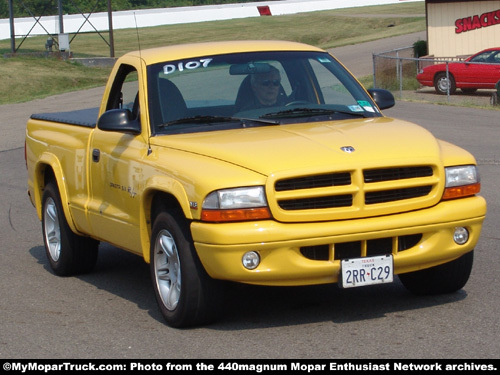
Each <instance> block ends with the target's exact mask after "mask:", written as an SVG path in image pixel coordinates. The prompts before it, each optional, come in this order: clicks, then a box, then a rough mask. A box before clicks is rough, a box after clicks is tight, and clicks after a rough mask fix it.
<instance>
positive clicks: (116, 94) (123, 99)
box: [106, 64, 139, 119]
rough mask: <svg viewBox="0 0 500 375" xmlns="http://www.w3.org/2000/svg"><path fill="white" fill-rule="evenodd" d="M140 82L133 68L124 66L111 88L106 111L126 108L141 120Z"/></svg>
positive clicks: (133, 116) (135, 117)
mask: <svg viewBox="0 0 500 375" xmlns="http://www.w3.org/2000/svg"><path fill="white" fill-rule="evenodd" d="M138 95H139V80H138V75H137V71H136V70H135V68H134V67H133V66H130V65H126V64H123V65H122V66H121V67H120V68H119V70H118V73H117V75H116V78H115V82H114V83H113V86H112V88H111V92H110V95H109V99H108V103H107V106H106V110H110V109H119V108H124V109H128V110H129V111H130V112H131V113H132V118H134V119H138V118H139V97H138Z"/></svg>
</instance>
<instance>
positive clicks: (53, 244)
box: [42, 182, 99, 276]
mask: <svg viewBox="0 0 500 375" xmlns="http://www.w3.org/2000/svg"><path fill="white" fill-rule="evenodd" d="M42 233H43V241H44V243H45V252H46V254H47V258H48V260H49V264H50V267H51V268H52V270H53V271H54V273H55V274H56V275H59V276H71V275H76V274H81V273H86V272H90V271H91V270H92V268H94V266H95V263H96V261H97V252H98V246H99V242H98V241H96V240H93V239H91V238H89V237H82V236H79V235H77V234H75V233H73V232H72V231H71V229H70V227H69V225H68V222H67V221H66V217H65V216H64V212H63V209H62V204H61V198H60V195H59V189H58V188H57V185H56V184H55V183H54V182H51V183H49V184H47V186H46V187H45V190H44V193H43V197H42Z"/></svg>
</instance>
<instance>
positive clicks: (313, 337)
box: [0, 42, 500, 359]
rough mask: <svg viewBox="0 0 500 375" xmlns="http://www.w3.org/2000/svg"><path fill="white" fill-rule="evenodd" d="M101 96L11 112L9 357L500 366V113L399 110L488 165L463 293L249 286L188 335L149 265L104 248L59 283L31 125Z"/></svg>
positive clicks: (7, 132)
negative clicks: (39, 205) (48, 244)
mask: <svg viewBox="0 0 500 375" xmlns="http://www.w3.org/2000/svg"><path fill="white" fill-rule="evenodd" d="M379 43H380V42H379ZM405 45H407V44H401V45H395V42H390V46H389V47H388V48H385V47H384V48H378V47H377V49H376V50H380V49H382V50H383V49H390V48H394V47H400V46H405ZM410 45H411V43H410ZM350 48H351V47H349V49H350ZM358 48H359V49H358V57H357V58H356V57H355V56H356V54H355V53H353V54H352V55H351V56H353V57H352V59H353V61H348V60H350V58H343V56H342V51H343V50H342V49H336V50H335V51H334V53H335V54H336V55H337V56H338V57H340V59H341V60H342V61H344V63H346V65H347V66H349V67H350V68H351V69H352V71H353V72H355V74H365V73H362V72H356V71H355V70H354V66H356V64H357V62H359V61H361V60H365V59H366V57H365V55H366V54H368V55H369V56H370V57H369V59H371V52H372V51H374V50H375V49H372V47H371V45H363V46H358ZM344 51H347V48H346V49H344ZM349 53H351V52H349ZM345 56H347V52H346V55H345ZM370 61H371V60H370ZM368 74H369V73H368ZM101 93H102V88H98V89H93V90H86V91H82V92H77V93H71V94H64V95H59V96H55V97H50V98H47V99H43V100H35V101H32V102H30V103H23V104H14V105H5V106H0V131H1V132H2V137H1V138H0V238H1V239H2V248H1V251H0V281H1V285H2V288H1V291H2V292H1V298H0V317H1V318H0V357H1V358H163V359H174V358H178V359H183V358H253V359H258V358H306V359H310V358H328V359H335V358H457V359H467V358H471V359H473V358H498V355H499V353H500V342H499V340H498V337H500V324H499V320H500V318H499V315H498V311H500V291H499V288H498V285H499V283H500V280H499V273H498V270H499V269H500V257H499V256H498V251H499V240H500V234H499V233H498V223H499V222H500V217H499V216H500V207H499V202H500V196H499V189H498V188H497V187H498V186H499V185H500V173H499V172H500V166H499V165H500V155H499V152H500V151H499V150H500V148H499V147H498V139H499V126H500V112H498V111H492V110H479V109H470V108H461V107H452V106H436V105H431V104H419V103H406V102H398V103H397V105H396V107H395V108H393V109H390V110H387V111H386V112H385V114H386V115H388V116H392V117H398V118H402V119H407V120H411V121H413V122H417V123H419V124H421V125H423V126H424V127H426V128H427V129H429V130H430V131H431V132H433V133H434V134H435V135H436V136H438V137H439V138H442V139H445V140H448V141H450V142H452V143H456V144H458V145H460V146H462V147H464V148H466V149H468V150H469V151H471V152H472V153H473V154H474V155H475V156H476V158H477V159H478V161H479V165H480V172H481V176H482V183H483V184H482V185H483V190H482V195H484V196H485V197H486V199H487V200H488V208H489V212H488V216H487V219H486V222H485V225H484V229H483V233H482V238H481V240H480V242H479V244H478V246H477V248H476V257H475V264H474V269H473V272H472V275H471V278H470V280H469V282H468V284H467V285H466V287H465V288H464V289H463V290H461V291H459V292H457V293H454V294H450V295H444V296H432V297H415V296H413V295H411V294H409V293H408V292H407V291H406V290H405V289H404V288H403V286H402V285H401V284H400V283H399V282H398V281H396V282H394V283H393V284H388V285H383V286H374V287H365V288H359V289H352V290H340V289H338V288H337V287H336V286H332V285H329V286H316V287H304V288H264V287H249V286H235V287H234V288H232V289H231V291H230V301H231V303H230V304H228V305H227V306H226V308H225V310H226V314H225V316H224V319H222V320H221V321H220V322H218V323H216V324H213V325H210V326H207V327H201V328H195V329H190V330H176V329H172V328H169V327H167V326H166V325H165V324H164V323H163V321H162V318H161V316H160V314H159V312H158V310H157V306H156V302H155V299H154V295H153V290H152V287H151V282H150V280H149V272H148V267H147V265H146V264H145V263H144V262H143V261H142V259H141V258H139V257H137V256H134V255H131V254H128V253H126V252H123V251H120V250H118V249H116V248H113V247H111V246H109V245H101V250H100V257H99V260H98V264H97V267H96V269H95V271H94V272H93V273H91V274H88V275H84V276H80V277H69V278H60V277H56V276H54V275H53V274H52V273H51V272H50V270H49V266H48V263H47V260H46V258H45V253H44V248H43V241H42V235H41V225H40V223H39V221H38V219H37V217H36V215H35V211H34V209H33V207H32V206H31V204H30V203H29V200H28V197H27V195H26V168H25V165H24V152H23V137H24V126H25V122H26V120H27V118H28V117H29V115H30V114H31V113H32V112H47V111H58V110H64V109H68V108H74V109H76V108H85V107H88V106H95V105H96V104H97V103H98V102H99V100H100V95H101Z"/></svg>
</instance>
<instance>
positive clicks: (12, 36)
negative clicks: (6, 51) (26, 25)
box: [9, 0, 16, 53]
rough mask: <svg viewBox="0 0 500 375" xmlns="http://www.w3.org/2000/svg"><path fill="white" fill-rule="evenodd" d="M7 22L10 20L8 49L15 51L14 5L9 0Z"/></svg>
mask: <svg viewBox="0 0 500 375" xmlns="http://www.w3.org/2000/svg"><path fill="white" fill-rule="evenodd" d="M9 22H10V51H11V52H12V53H16V34H15V31H14V7H13V6H12V0H9Z"/></svg>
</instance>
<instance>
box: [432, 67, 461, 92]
mask: <svg viewBox="0 0 500 375" xmlns="http://www.w3.org/2000/svg"><path fill="white" fill-rule="evenodd" d="M448 77H449V79H448V78H446V73H445V72H441V73H438V74H436V77H435V78H434V88H435V89H436V92H437V93H438V94H440V95H446V94H447V93H448V88H449V90H450V95H453V94H454V93H455V91H456V90H457V86H456V84H455V78H453V75H452V74H448Z"/></svg>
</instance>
